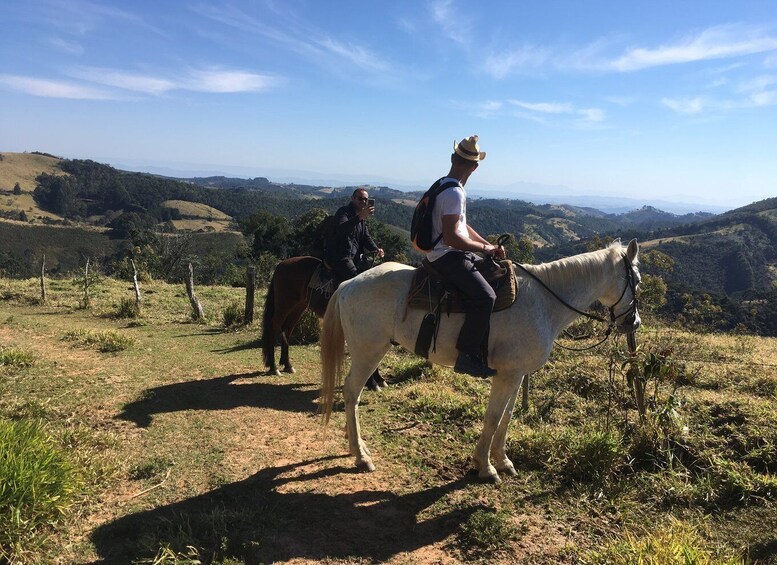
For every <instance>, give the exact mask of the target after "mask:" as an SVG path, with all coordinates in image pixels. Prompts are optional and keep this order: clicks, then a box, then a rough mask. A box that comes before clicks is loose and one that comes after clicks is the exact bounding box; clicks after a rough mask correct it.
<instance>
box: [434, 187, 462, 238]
mask: <svg viewBox="0 0 777 565" xmlns="http://www.w3.org/2000/svg"><path fill="white" fill-rule="evenodd" d="M440 181H442V179H440V180H438V181H437V182H436V183H434V184H433V185H432V187H431V188H430V189H429V194H430V196H432V197H434V198H435V199H436V198H437V197H438V196H439V195H440V194H441V193H442V192H443V191H445V190H448V189H449V188H451V187H454V186H459V181H454V180H449V181H448V182H440ZM435 186H436V188H435ZM430 212H431V208H430ZM441 240H442V233H440V235H439V236H438V237H437V238H435V240H434V241H432V249H434V248H435V247H437V244H438V243H440V241H441Z"/></svg>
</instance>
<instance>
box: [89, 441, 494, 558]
mask: <svg viewBox="0 0 777 565" xmlns="http://www.w3.org/2000/svg"><path fill="white" fill-rule="evenodd" d="M338 458H339V457H336V456H330V457H322V458H319V459H314V460H310V461H304V462H300V463H294V464H290V465H285V466H279V467H269V468H266V469H263V470H261V471H259V472H258V473H256V474H255V475H253V476H251V477H249V478H247V479H245V480H243V481H239V482H236V483H231V484H229V485H225V486H222V487H219V488H217V489H215V490H212V491H210V492H207V493H205V494H202V495H199V496H196V497H193V498H189V499H187V500H183V501H180V502H176V503H173V504H169V505H166V506H162V507H159V508H155V509H152V510H147V511H143V512H138V513H135V514H131V515H128V516H123V517H121V518H118V519H116V520H114V521H113V522H110V523H108V524H104V525H102V526H100V527H99V528H97V529H96V530H95V531H94V532H93V533H92V535H91V540H92V542H93V543H94V546H95V549H96V551H97V554H98V555H99V556H100V561H98V562H99V563H130V562H137V561H138V560H141V559H144V560H145V559H150V558H153V557H154V556H155V555H156V553H157V551H158V550H159V548H160V547H162V546H164V545H168V544H169V547H170V548H171V549H173V550H175V551H184V550H185V549H186V547H187V546H193V547H196V548H197V549H198V550H199V552H200V555H199V558H200V559H201V560H203V562H205V563H210V562H212V561H216V560H225V561H226V560H228V559H230V558H231V559H238V560H243V561H244V562H245V563H247V564H255V563H275V562H285V561H289V560H293V559H305V560H314V561H321V560H324V559H349V560H352V559H359V560H366V561H371V562H384V561H386V560H388V559H390V558H391V557H393V556H395V555H398V554H400V553H404V552H412V551H414V550H416V549H419V548H422V547H425V546H428V545H431V544H434V543H438V542H440V541H442V540H444V539H446V538H448V537H449V536H450V535H452V534H454V533H456V531H457V530H458V528H459V525H460V524H461V523H462V522H464V521H466V520H467V519H468V518H469V516H470V515H471V514H472V513H473V512H475V511H476V510H478V509H479V508H482V506H481V505H472V506H467V507H461V506H458V505H456V504H451V509H450V510H447V511H445V512H444V513H443V514H441V515H437V516H435V517H432V518H423V517H422V515H423V513H424V511H425V510H426V509H427V508H429V507H431V506H432V505H434V504H436V503H437V502H438V501H441V500H442V499H443V498H445V497H446V496H447V495H448V494H451V493H453V492H455V491H456V490H459V489H461V488H463V487H465V486H466V485H467V484H468V482H469V481H468V480H467V479H466V478H460V479H457V480H455V481H452V482H449V483H445V484H441V485H439V486H435V487H432V488H429V489H425V490H420V491H416V492H411V493H408V494H396V493H395V492H391V491H387V490H377V491H373V490H359V491H347V492H343V493H341V494H327V493H323V492H314V491H311V490H310V489H307V488H305V487H303V488H299V489H298V490H300V492H293V491H292V492H279V489H282V488H283V487H284V485H288V484H290V483H294V482H298V483H304V482H306V481H313V480H316V479H321V478H325V477H331V476H336V475H341V474H346V473H354V472H355V469H352V468H345V467H343V466H335V467H328V468H324V469H320V468H319V469H318V470H305V469H304V467H306V466H308V465H316V464H320V463H325V462H327V461H330V460H333V459H338ZM316 466H317V467H320V465H316ZM293 488H294V487H293Z"/></svg>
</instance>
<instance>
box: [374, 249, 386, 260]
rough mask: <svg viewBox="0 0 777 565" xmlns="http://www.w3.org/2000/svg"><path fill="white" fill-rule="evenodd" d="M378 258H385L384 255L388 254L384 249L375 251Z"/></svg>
mask: <svg viewBox="0 0 777 565" xmlns="http://www.w3.org/2000/svg"><path fill="white" fill-rule="evenodd" d="M375 254H376V256H377V257H378V259H383V256H384V255H385V254H386V253H385V252H384V251H383V249H380V248H378V250H377V251H376V252H375Z"/></svg>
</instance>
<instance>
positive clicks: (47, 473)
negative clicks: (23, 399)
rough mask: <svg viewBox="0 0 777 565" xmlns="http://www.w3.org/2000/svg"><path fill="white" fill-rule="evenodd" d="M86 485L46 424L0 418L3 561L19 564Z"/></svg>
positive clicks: (0, 556) (0, 548)
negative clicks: (30, 545) (27, 549)
mask: <svg viewBox="0 0 777 565" xmlns="http://www.w3.org/2000/svg"><path fill="white" fill-rule="evenodd" d="M80 482H81V480H80V476H79V475H78V474H77V473H76V472H75V467H74V466H73V465H72V464H71V462H70V461H69V460H68V458H67V457H66V451H65V450H64V449H62V448H61V447H59V446H57V445H56V444H55V442H54V440H53V439H52V438H51V436H50V435H49V434H48V433H47V432H46V429H45V428H44V425H43V424H42V422H41V421H40V420H19V421H10V420H4V419H0V562H4V561H5V560H8V561H10V562H13V561H14V560H15V558H14V556H16V555H19V554H20V553H21V552H22V551H24V550H25V546H26V545H27V543H28V542H31V540H32V538H33V537H37V536H36V534H37V533H38V531H39V530H41V529H42V528H44V527H46V526H50V525H52V524H54V523H56V521H57V519H58V518H60V517H61V516H62V514H63V513H64V512H65V510H66V509H67V507H68V506H69V504H70V503H71V501H72V499H73V496H74V494H75V493H76V492H77V491H78V489H79V486H80Z"/></svg>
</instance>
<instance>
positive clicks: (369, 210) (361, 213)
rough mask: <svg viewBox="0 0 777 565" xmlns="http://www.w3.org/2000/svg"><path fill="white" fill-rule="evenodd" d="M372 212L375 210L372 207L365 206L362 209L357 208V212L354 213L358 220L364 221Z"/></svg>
mask: <svg viewBox="0 0 777 565" xmlns="http://www.w3.org/2000/svg"><path fill="white" fill-rule="evenodd" d="M373 210H375V207H374V206H373V207H372V208H370V207H369V206H365V207H364V208H359V210H358V211H357V212H356V215H357V216H359V219H360V220H366V219H367V218H368V217H369V216H370V214H372V212H373Z"/></svg>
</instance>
